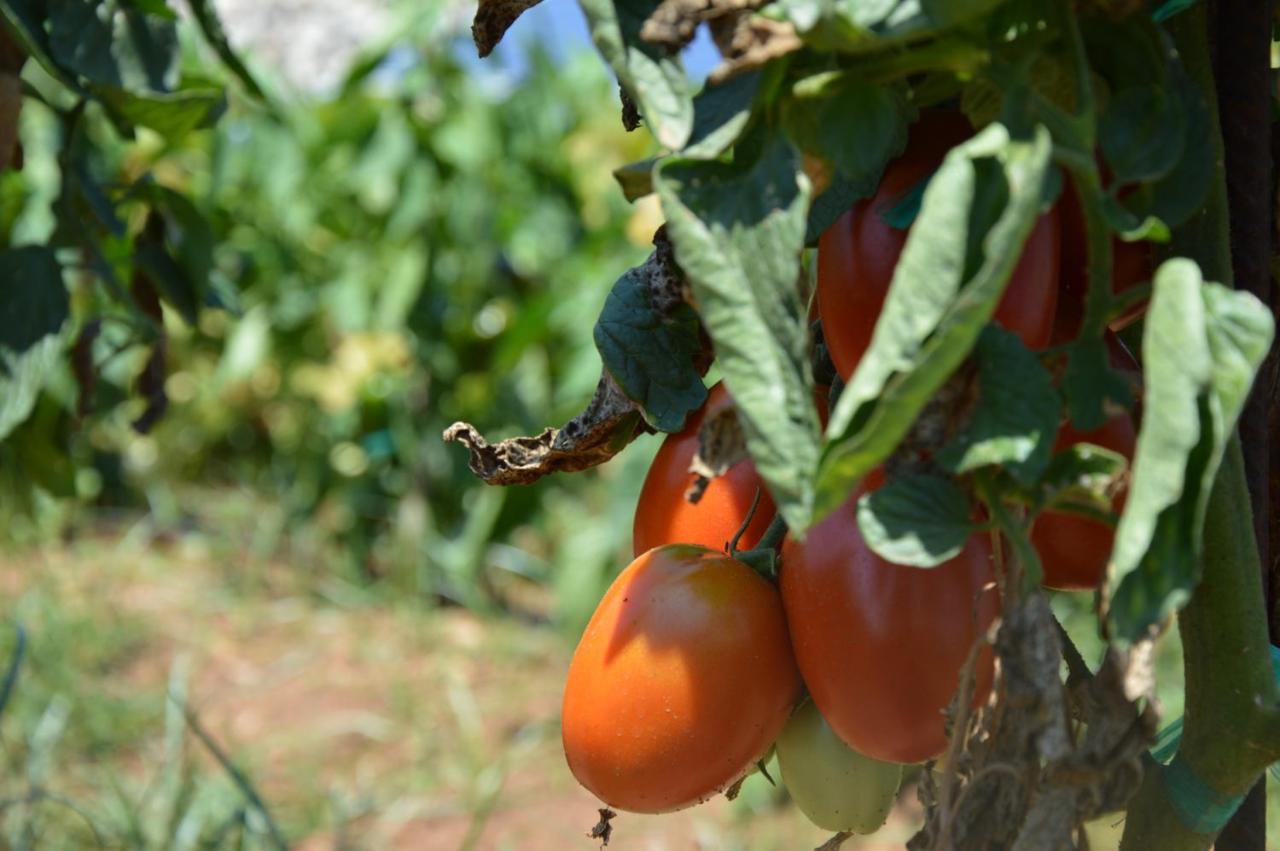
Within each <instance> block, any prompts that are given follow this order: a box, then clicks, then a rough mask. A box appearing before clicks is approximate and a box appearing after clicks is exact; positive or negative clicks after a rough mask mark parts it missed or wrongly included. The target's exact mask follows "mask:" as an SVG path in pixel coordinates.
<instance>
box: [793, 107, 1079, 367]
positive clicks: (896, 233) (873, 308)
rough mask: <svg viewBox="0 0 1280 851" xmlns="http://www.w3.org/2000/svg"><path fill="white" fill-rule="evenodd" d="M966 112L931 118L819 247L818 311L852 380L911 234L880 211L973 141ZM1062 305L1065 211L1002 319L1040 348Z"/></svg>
mask: <svg viewBox="0 0 1280 851" xmlns="http://www.w3.org/2000/svg"><path fill="white" fill-rule="evenodd" d="M972 133H973V131H972V129H971V128H970V126H969V123H968V122H967V121H966V120H965V119H964V117H963V116H961V115H960V114H959V113H951V112H933V113H926V114H925V115H923V116H922V117H921V119H920V121H919V122H918V123H917V124H916V125H915V126H914V127H912V129H911V136H910V139H909V141H908V142H907V149H906V151H904V152H903V154H902V156H900V157H898V159H896V160H894V161H893V162H892V163H890V164H889V166H888V168H886V169H885V173H884V177H883V178H882V179H881V181H880V186H879V188H878V189H877V190H876V194H875V195H874V196H873V197H872V198H870V199H864V200H862V201H859V202H858V203H857V204H855V205H854V206H853V208H852V209H851V210H849V211H847V212H846V213H845V214H844V215H842V216H841V217H840V218H839V219H837V220H836V222H835V224H833V225H832V226H831V227H830V228H828V229H827V231H826V232H825V233H824V234H823V235H822V237H821V239H820V240H819V241H818V299H817V300H818V311H819V313H820V314H821V316H822V330H823V334H824V337H825V339H826V342H827V347H828V348H829V349H830V351H831V359H832V361H833V362H834V363H835V365H836V371H837V372H839V373H840V376H841V377H842V378H844V379H845V380H846V381H847V380H848V379H849V377H850V376H851V375H852V374H853V371H854V369H855V368H856V367H857V365H858V361H859V360H861V359H862V354H863V352H865V351H866V350H867V346H868V345H870V343H871V334H872V331H873V330H874V329H875V324H876V319H877V318H879V315H880V309H881V307H883V305H884V299H885V294H886V293H887V292H888V291H889V282H890V281H891V280H892V278H893V270H894V267H895V266H897V264H898V257H899V255H901V254H902V248H903V246H904V245H905V244H906V241H907V234H906V232H904V231H901V230H897V229H896V228H892V227H890V226H889V225H888V224H886V223H885V221H884V220H883V219H882V218H881V213H882V212H883V211H884V210H885V209H887V208H889V207H891V206H892V205H893V204H894V203H896V202H897V200H898V199H899V198H900V197H901V196H902V194H903V193H905V192H907V191H908V190H910V189H911V188H912V187H913V186H915V185H916V184H918V183H919V182H920V181H921V180H922V179H924V177H925V176H926V175H928V174H929V173H930V172H932V171H933V170H934V169H936V168H937V167H938V166H939V165H941V164H942V160H943V158H944V157H945V156H946V153H947V151H949V150H950V149H951V148H953V147H954V146H955V145H957V144H959V143H960V142H963V141H964V140H965V139H966V138H968V137H969V136H970V135H972ZM1057 299H1058V213H1057V208H1056V207H1055V208H1054V209H1052V210H1050V211H1049V212H1048V213H1046V214H1044V215H1042V216H1041V217H1040V219H1039V221H1037V222H1036V225H1035V227H1034V228H1033V229H1032V231H1031V235H1030V236H1029V237H1028V238H1027V243H1026V246H1025V247H1024V248H1023V252H1022V258H1021V259H1020V260H1019V261H1018V265H1017V267H1016V268H1015V269H1014V271H1013V276H1012V277H1011V278H1010V280H1009V285H1008V287H1007V288H1006V290H1005V293H1004V297H1003V298H1002V299H1001V301H1000V304H999V306H998V307H997V308H996V314H995V320H996V321H997V322H999V323H1000V324H1001V325H1003V326H1004V327H1005V328H1008V329H1009V330H1010V331H1013V332H1014V333H1016V334H1017V335H1018V336H1019V337H1021V338H1022V341H1023V342H1024V343H1026V344H1027V345H1028V346H1030V347H1031V348H1033V349H1040V348H1044V347H1045V346H1046V345H1048V344H1049V339H1050V335H1051V333H1052V330H1053V317H1054V312H1055V310H1056V307H1057Z"/></svg>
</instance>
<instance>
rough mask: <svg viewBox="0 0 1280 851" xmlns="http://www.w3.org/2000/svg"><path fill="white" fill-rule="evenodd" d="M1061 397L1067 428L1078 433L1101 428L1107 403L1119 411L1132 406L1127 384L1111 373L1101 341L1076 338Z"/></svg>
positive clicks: (1068, 358) (1117, 374) (1063, 376)
mask: <svg viewBox="0 0 1280 851" xmlns="http://www.w3.org/2000/svg"><path fill="white" fill-rule="evenodd" d="M1062 395H1063V396H1064V397H1065V398H1066V400H1067V411H1068V413H1069V414H1070V415H1071V424H1072V425H1073V426H1075V428H1076V429H1077V430H1079V431H1093V430H1094V429H1095V428H1099V427H1101V426H1102V424H1103V423H1105V422H1106V421H1107V403H1108V402H1111V403H1112V404H1115V405H1119V406H1120V407H1122V408H1129V407H1132V405H1133V394H1132V392H1130V387H1129V382H1128V381H1126V380H1125V378H1124V376H1123V375H1121V374H1120V373H1119V372H1117V371H1116V370H1114V369H1112V367H1111V364H1110V362H1109V358H1108V355H1107V344H1106V343H1105V342H1103V339H1102V338H1101V337H1080V338H1079V339H1077V340H1076V341H1075V342H1073V343H1072V344H1071V346H1070V348H1069V349H1068V351H1067V367H1066V369H1064V370H1063V372H1062Z"/></svg>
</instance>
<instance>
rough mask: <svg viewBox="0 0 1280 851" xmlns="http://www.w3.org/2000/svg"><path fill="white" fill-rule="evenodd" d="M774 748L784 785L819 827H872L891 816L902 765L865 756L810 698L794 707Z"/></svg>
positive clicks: (866, 829)
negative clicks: (845, 739) (846, 739)
mask: <svg viewBox="0 0 1280 851" xmlns="http://www.w3.org/2000/svg"><path fill="white" fill-rule="evenodd" d="M777 749H778V769H779V772H780V773H781V775H782V783H783V785H784V786H786V787H787V791H788V792H790V793H791V800H792V801H794V802H795V804H796V806H797V807H799V808H800V811H801V812H803V813H804V814H805V816H806V817H807V818H808V819H809V821H811V822H813V823H814V824H815V825H817V826H818V827H821V828H823V829H825V830H831V831H849V832H852V833H874V832H875V831H876V830H878V829H879V828H880V826H881V825H883V824H884V822H885V819H886V818H888V817H889V811H890V810H892V809H893V802H894V800H895V799H896V798H897V796H898V787H899V786H901V785H902V766H901V765H898V764H897V763H892V762H880V761H879V760H874V759H871V758H870V757H866V756H863V755H862V754H860V753H858V752H857V751H855V750H853V749H852V748H850V747H849V746H848V745H846V744H845V743H844V742H842V741H840V738H839V737H838V736H837V735H836V734H835V732H834V731H833V730H832V729H831V726H830V725H829V724H828V723H827V721H826V719H825V718H823V717H822V713H820V712H819V711H818V707H817V706H816V705H815V704H814V702H813V701H812V700H806V701H805V702H804V703H802V704H800V706H798V707H797V708H796V711H795V712H794V713H793V714H792V716H791V720H790V721H788V722H787V726H786V728H785V729H783V731H782V735H781V736H779V737H778V743H777Z"/></svg>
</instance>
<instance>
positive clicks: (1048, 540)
mask: <svg viewBox="0 0 1280 851" xmlns="http://www.w3.org/2000/svg"><path fill="white" fill-rule="evenodd" d="M1137 442H1138V435H1137V430H1136V429H1135V428H1134V425H1133V420H1132V419H1130V418H1129V415H1128V414H1117V415H1116V416H1114V417H1112V418H1111V419H1109V420H1107V422H1105V423H1104V424H1103V425H1102V426H1101V427H1099V428H1096V429H1094V430H1093V431H1086V432H1079V431H1076V430H1075V429H1074V428H1072V426H1071V423H1066V424H1064V425H1063V426H1062V428H1060V429H1059V430H1058V437H1057V439H1056V440H1055V441H1054V445H1053V451H1054V452H1060V451H1061V450H1063V449H1066V448H1067V447H1068V446H1073V445H1075V444H1077V443H1092V444H1095V445H1097V446H1101V447H1103V448H1104V449H1110V450H1112V451H1113V452H1119V453H1120V454H1121V455H1123V456H1124V457H1125V458H1126V459H1128V461H1129V462H1130V463H1132V462H1133V452H1134V449H1135V447H1136V446H1137ZM1125 495H1126V492H1125V491H1124V490H1121V491H1120V492H1119V493H1118V494H1116V497H1115V499H1114V500H1113V501H1112V509H1113V510H1115V511H1117V512H1119V511H1123V510H1124V502H1125ZM1115 537H1116V533H1115V530H1114V529H1112V528H1111V527H1110V526H1108V525H1107V524H1105V523H1101V522H1099V521H1097V520H1093V519H1090V518H1088V517H1081V516H1080V515H1078V514H1068V513H1066V512H1059V511H1045V512H1042V513H1041V514H1040V516H1039V517H1037V518H1036V521H1035V524H1034V525H1033V526H1032V527H1031V544H1032V546H1034V547H1035V548H1036V552H1038V553H1039V554H1040V562H1041V565H1042V566H1043V568H1044V579H1043V580H1042V583H1043V584H1044V586H1045V587H1046V588H1054V589H1057V590H1059V591H1092V590H1093V589H1095V588H1097V587H1098V586H1099V585H1100V584H1101V583H1102V579H1103V577H1104V576H1106V574H1107V562H1108V560H1110V558H1111V548H1112V545H1113V544H1114V543H1115Z"/></svg>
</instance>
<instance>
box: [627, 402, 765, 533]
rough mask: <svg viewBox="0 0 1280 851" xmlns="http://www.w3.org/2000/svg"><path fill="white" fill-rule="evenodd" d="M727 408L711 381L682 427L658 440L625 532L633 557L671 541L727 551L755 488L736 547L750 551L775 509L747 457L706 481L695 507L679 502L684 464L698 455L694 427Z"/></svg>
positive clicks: (685, 480) (689, 477)
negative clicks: (749, 514)
mask: <svg viewBox="0 0 1280 851" xmlns="http://www.w3.org/2000/svg"><path fill="white" fill-rule="evenodd" d="M732 404H733V399H732V398H731V397H730V396H729V391H728V390H727V389H726V388H725V386H724V382H719V383H717V384H716V385H715V386H713V387H712V388H711V389H710V390H709V391H708V392H707V400H706V402H704V403H703V405H702V407H701V408H699V409H698V410H697V411H696V412H695V413H694V414H693V415H692V416H690V417H689V421H688V422H687V423H686V424H685V427H684V428H683V429H681V430H680V431H678V432H676V433H674V434H671V435H668V436H667V438H666V439H665V440H664V441H663V442H662V446H661V447H660V448H659V449H658V453H657V454H656V455H655V456H654V458H653V463H652V464H651V465H650V467H649V472H648V474H647V475H646V476H645V480H644V486H643V487H642V488H641V489H640V499H639V500H638V501H637V502H636V515H635V521H634V523H633V525H632V529H631V547H632V554H633V555H636V556H638V555H640V554H641V553H646V552H648V551H649V550H651V549H653V548H654V547H660V546H663V545H664V544H675V543H682V544H698V545H701V546H704V547H710V548H712V549H715V550H721V551H725V550H727V549H728V544H729V541H731V540H732V539H733V536H734V535H735V534H737V532H738V529H739V527H741V526H742V521H743V519H745V518H746V516H747V512H748V511H749V510H750V509H751V502H752V500H753V499H755V495H756V490H757V488H758V489H759V491H760V504H759V505H758V506H757V507H756V513H755V516H754V517H753V518H752V519H751V524H750V525H749V526H748V527H747V530H746V532H745V533H744V534H743V536H742V540H741V541H740V542H739V544H738V545H739V547H741V548H742V549H744V550H745V549H750V548H751V547H754V546H755V545H756V543H758V542H759V540H760V537H761V536H762V535H763V534H764V533H765V530H766V529H768V528H769V523H770V521H772V520H773V516H774V514H776V513H777V509H776V508H775V507H774V503H773V497H771V496H769V490H768V488H766V487H765V486H764V481H763V480H762V479H761V478H760V474H759V473H758V472H756V465H755V463H754V462H753V461H751V460H750V459H744V460H742V461H739V462H738V463H737V464H734V465H733V466H732V467H730V468H729V469H728V471H726V472H725V474H724V475H722V476H717V477H716V478H714V479H712V480H711V483H710V484H709V485H707V489H706V491H705V492H704V493H703V494H702V499H700V500H699V501H698V503H697V504H696V505H695V504H693V503H691V502H689V501H688V500H687V499H685V493H686V492H687V491H688V490H689V487H690V485H692V484H693V481H694V478H695V476H694V474H693V473H690V472H689V464H690V463H691V462H692V461H693V456H694V455H696V454H697V452H698V429H699V428H700V427H701V426H702V423H703V421H705V420H706V418H707V417H708V416H710V415H711V414H714V413H716V412H717V411H719V410H721V409H723V408H725V407H727V406H729V405H732Z"/></svg>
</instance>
